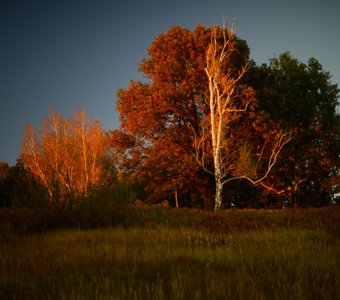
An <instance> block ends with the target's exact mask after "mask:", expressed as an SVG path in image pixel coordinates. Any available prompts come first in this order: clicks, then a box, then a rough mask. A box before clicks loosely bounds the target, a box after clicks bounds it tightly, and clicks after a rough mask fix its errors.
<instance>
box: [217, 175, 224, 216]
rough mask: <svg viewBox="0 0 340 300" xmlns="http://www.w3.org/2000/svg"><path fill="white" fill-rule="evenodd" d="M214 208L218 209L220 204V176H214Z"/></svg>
mask: <svg viewBox="0 0 340 300" xmlns="http://www.w3.org/2000/svg"><path fill="white" fill-rule="evenodd" d="M215 186H216V189H215V190H216V194H215V210H219V209H220V208H221V205H222V190H223V183H222V180H221V177H220V176H217V177H216V185H215Z"/></svg>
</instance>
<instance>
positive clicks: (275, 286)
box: [0, 225, 340, 299]
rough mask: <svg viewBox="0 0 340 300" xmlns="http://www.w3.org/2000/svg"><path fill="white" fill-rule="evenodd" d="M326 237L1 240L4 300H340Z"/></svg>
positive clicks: (105, 235) (66, 234)
mask: <svg viewBox="0 0 340 300" xmlns="http://www.w3.org/2000/svg"><path fill="white" fill-rule="evenodd" d="M339 250H340V243H339V238H338V237H337V236H336V235H334V234H333V233H330V232H327V231H325V230H324V229H313V230H310V229H296V228H295V229H294V228H278V227H277V228H274V229H271V228H270V227H269V228H259V229H255V230H250V231H249V230H246V231H228V232H214V231H211V230H209V229H203V228H197V229H195V228H193V227H191V228H188V227H174V226H172V227H171V226H167V225H162V226H158V227H157V226H156V227H154V228H150V227H144V228H137V227H131V228H123V227H116V228H107V229H96V230H74V229H73V230H60V231H54V232H48V233H43V234H31V235H23V236H18V235H6V236H3V237H2V239H1V240H0V299H339V292H340V282H339V278H340V264H339V262H340V259H339V257H338V254H339V253H340V251H339Z"/></svg>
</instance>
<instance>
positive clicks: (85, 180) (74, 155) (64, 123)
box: [21, 110, 108, 200]
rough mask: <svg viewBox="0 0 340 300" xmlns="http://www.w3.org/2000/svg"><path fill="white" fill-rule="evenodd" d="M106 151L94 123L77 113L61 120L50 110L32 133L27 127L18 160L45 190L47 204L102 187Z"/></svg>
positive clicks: (106, 148) (29, 126)
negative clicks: (46, 191) (37, 128)
mask: <svg viewBox="0 0 340 300" xmlns="http://www.w3.org/2000/svg"><path fill="white" fill-rule="evenodd" d="M107 151H108V141H107V137H106V134H105V133H104V131H103V130H102V128H101V126H100V123H99V122H98V121H96V120H95V121H91V118H90V117H89V116H88V115H87V113H86V112H85V111H84V110H80V111H79V112H78V113H76V114H75V115H74V117H73V118H72V119H64V118H63V117H62V115H61V114H60V113H56V112H54V111H53V110H51V111H50V112H49V115H48V116H47V117H46V118H45V119H44V120H43V126H42V128H41V129H40V130H38V131H35V130H34V129H33V127H32V125H30V124H29V125H28V126H27V128H26V130H25V132H24V135H23V141H22V149H21V159H22V161H23V162H24V164H25V165H26V166H27V167H28V168H29V170H30V171H31V172H32V174H33V175H34V176H35V177H36V178H38V179H39V180H40V181H41V182H42V184H43V185H44V186H45V187H46V188H47V190H48V192H49V195H50V198H51V200H55V197H58V196H60V197H63V196H65V195H75V194H83V195H85V196H88V194H89V192H90V189H91V188H92V187H96V186H99V185H101V184H102V182H103V178H104V174H103V167H102V161H101V159H102V157H103V154H105V153H106V152H107Z"/></svg>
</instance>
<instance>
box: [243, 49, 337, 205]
mask: <svg viewBox="0 0 340 300" xmlns="http://www.w3.org/2000/svg"><path fill="white" fill-rule="evenodd" d="M250 80H251V81H252V82H253V86H254V88H255V89H256V90H257V96H258V99H259V101H260V102H259V103H260V107H261V109H263V110H265V111H266V112H268V113H269V115H270V117H271V120H272V122H274V123H276V124H279V126H280V127H281V128H283V129H286V130H293V131H294V139H293V140H292V142H291V143H290V144H289V145H287V147H286V148H285V149H284V150H283V153H282V157H283V159H281V160H280V163H279V165H278V168H277V169H276V172H275V173H272V180H273V181H275V182H276V184H280V185H281V186H282V188H284V189H286V190H287V192H288V195H289V202H290V204H291V205H293V206H296V205H298V206H304V205H324V204H327V203H329V201H330V200H331V199H332V196H333V195H334V193H336V192H338V191H339V172H340V170H339V167H340V156H339V153H340V136H339V133H340V116H339V114H338V113H337V106H338V105H339V102H338V100H339V89H338V86H337V84H334V83H332V82H331V75H330V74H329V73H328V72H326V71H324V70H323V68H322V66H321V64H320V63H319V62H318V60H316V59H315V58H310V59H309V60H308V63H307V64H304V63H301V62H300V61H298V60H297V59H296V58H294V57H293V56H292V55H291V54H290V53H289V52H285V53H283V54H281V55H280V56H279V57H275V58H273V59H271V60H270V63H269V64H268V65H266V64H265V65H262V66H261V67H254V68H253V72H252V75H251V78H250ZM283 195H284V197H287V193H285V194H283Z"/></svg>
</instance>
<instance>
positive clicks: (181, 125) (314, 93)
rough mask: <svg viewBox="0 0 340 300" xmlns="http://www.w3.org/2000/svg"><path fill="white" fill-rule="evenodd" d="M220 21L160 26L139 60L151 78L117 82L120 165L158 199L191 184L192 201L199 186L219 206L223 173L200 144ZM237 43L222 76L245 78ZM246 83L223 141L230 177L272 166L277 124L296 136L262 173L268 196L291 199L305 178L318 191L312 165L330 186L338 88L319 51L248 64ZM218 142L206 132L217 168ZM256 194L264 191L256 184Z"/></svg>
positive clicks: (229, 194) (243, 53) (228, 193)
mask: <svg viewBox="0 0 340 300" xmlns="http://www.w3.org/2000/svg"><path fill="white" fill-rule="evenodd" d="M212 30H213V28H204V27H203V26H201V25H198V26H197V27H196V28H195V29H194V30H193V31H190V30H188V29H184V28H181V27H178V26H175V27H173V28H171V29H170V30H168V31H167V32H165V33H164V34H161V35H159V36H158V37H156V39H155V40H154V41H153V42H152V44H151V46H150V48H149V49H148V54H149V57H148V58H147V59H144V60H143V61H142V63H141V65H140V68H139V69H140V71H141V72H142V73H144V75H145V77H146V79H145V81H143V82H142V81H131V82H130V85H129V87H128V88H127V89H120V90H119V91H118V100H117V109H118V111H119V113H120V119H121V128H120V130H116V131H113V132H112V141H113V145H114V147H115V148H116V149H117V151H118V152H119V153H120V154H121V170H122V171H125V172H127V173H128V174H129V175H130V178H133V179H135V180H142V181H144V182H146V185H147V188H148V189H149V190H150V191H151V195H152V196H155V197H156V198H157V199H160V198H162V197H169V195H171V194H172V193H177V192H179V193H182V194H186V193H189V194H190V195H189V198H190V199H191V200H192V201H194V199H197V195H198V198H200V197H201V198H202V199H203V203H204V206H205V207H211V205H212V198H213V196H214V193H215V191H214V186H215V183H216V182H215V179H216V178H214V176H211V174H209V173H207V172H204V171H202V168H201V167H202V165H200V164H199V163H197V147H196V146H197V140H202V134H203V133H202V128H204V126H205V124H206V122H207V119H208V117H209V116H210V114H211V111H210V108H209V103H208V101H207V99H209V82H208V78H207V76H206V75H207V74H206V66H207V65H206V62H207V61H206V55H207V50H208V47H209V45H210V43H211V38H212V34H211V33H212ZM216 42H217V44H218V45H219V47H223V45H224V42H225V35H224V29H223V28H219V29H218V34H217V37H216ZM234 47H235V51H233V53H232V54H231V55H230V57H229V58H228V60H225V61H224V62H223V63H222V65H221V70H222V73H221V74H222V76H225V77H227V76H231V77H230V78H237V76H238V74H240V70H242V67H244V66H245V65H246V64H247V62H248V61H249V48H248V46H247V44H246V42H245V41H244V40H240V39H239V38H237V37H236V36H235V38H234ZM241 86H243V87H244V89H245V90H246V91H248V92H247V93H243V94H242V97H239V102H238V105H239V107H242V105H245V104H247V103H248V102H247V101H248V100H247V97H245V96H246V95H248V97H250V98H251V102H249V103H251V104H250V105H249V106H248V105H247V109H246V110H245V113H244V114H238V115H237V116H236V115H233V116H230V118H229V119H228V124H227V125H223V126H227V127H228V128H226V127H224V140H225V142H224V143H223V144H221V147H224V149H225V150H227V152H226V153H227V156H225V158H224V159H225V160H226V162H225V163H226V165H225V166H226V167H227V170H228V171H227V172H226V174H225V175H226V177H227V178H228V179H233V178H239V177H240V174H247V178H248V179H249V178H261V174H267V173H266V168H267V167H268V163H270V162H271V160H272V158H273V152H272V149H274V148H273V147H275V141H276V142H277V141H278V139H279V136H280V135H278V134H279V132H291V133H292V136H291V137H292V138H293V139H292V141H290V142H289V143H288V144H287V147H284V149H283V148H282V153H277V156H275V157H276V158H279V163H278V165H277V167H274V168H272V169H271V172H270V174H267V175H268V178H266V180H264V181H261V182H260V183H261V186H262V187H263V186H264V187H266V192H265V193H264V194H263V193H262V192H261V193H262V196H263V197H271V198H270V199H275V201H276V200H278V199H281V200H280V201H281V202H282V201H285V200H288V202H292V201H294V197H295V196H294V193H293V191H295V192H296V190H297V187H298V186H300V184H301V183H302V182H303V183H304V184H306V185H308V186H309V187H308V190H309V191H310V192H311V191H312V190H315V189H316V182H317V181H316V176H315V178H314V179H313V180H312V179H311V178H312V177H311V176H310V174H312V173H314V174H319V178H322V180H326V181H331V182H333V183H331V184H329V186H328V188H327V190H328V191H327V193H328V195H331V191H332V192H333V191H334V189H333V187H334V186H335V185H334V180H336V178H337V176H338V174H339V171H338V159H339V157H338V154H336V153H338V152H337V150H336V149H338V147H339V137H338V132H339V131H338V126H339V125H338V124H339V116H338V114H337V113H336V105H337V101H338V92H339V91H338V88H337V85H335V84H332V83H331V81H330V76H329V74H328V73H327V72H325V71H323V70H322V67H321V65H320V64H319V63H318V61H317V60H316V59H314V58H312V59H310V60H309V62H308V64H307V65H305V64H302V63H300V62H299V61H298V60H297V59H295V58H293V57H292V56H291V55H290V54H289V53H284V54H282V55H281V56H280V57H279V58H274V59H272V60H271V61H270V64H269V65H263V66H260V67H258V66H256V65H255V63H254V62H252V63H250V68H249V71H247V72H246V74H245V76H243V77H242V78H240V80H239V82H238V85H237V88H240V87H241ZM250 98H249V99H250ZM312 128H313V130H312ZM210 129H211V127H210ZM311 133H312V135H311ZM312 137H313V139H312ZM289 140H290V138H289ZM307 140H308V143H307V142H306V141H307ZM284 144H286V143H284ZM212 148H213V145H212V140H210V141H209V139H207V140H206V141H205V145H204V149H205V151H204V156H205V157H204V164H205V167H206V168H207V169H210V170H214V161H213V155H212ZM280 149H281V148H280ZM316 153H318V155H316ZM331 153H333V154H331ZM201 154H202V153H201ZM201 154H200V155H201ZM312 157H314V158H313V160H312ZM331 157H332V158H331ZM260 158H261V159H260ZM259 161H261V162H262V163H261V164H259ZM312 161H313V162H314V163H312ZM289 162H290V163H289ZM307 162H308V163H307ZM289 164H290V165H289ZM255 166H256V167H255ZM297 170H298V171H297ZM251 173H252V177H251V176H250V174H251ZM255 173H256V174H255ZM297 173H301V174H297ZM306 174H307V175H308V176H307V177H308V178H309V179H308V182H307V179H306V178H307V177H306ZM321 174H322V175H321ZM243 177H245V176H243ZM330 178H333V179H332V180H330ZM239 179H240V180H239V183H240V184H241V186H243V190H245V189H247V185H248V183H246V182H244V181H242V178H239ZM252 181H253V182H257V181H256V180H252ZM320 184H321V183H320ZM317 185H319V184H317ZM239 188H240V186H239V185H238V184H237V183H234V184H232V185H231V186H230V187H228V188H226V189H225V191H223V193H224V203H225V205H227V206H228V205H231V203H232V202H233V201H234V200H235V197H237V195H236V194H235V192H236V190H237V189H239ZM235 189H236V190H235ZM253 193H255V194H256V193H259V190H258V188H255V189H253ZM235 195H236V196H235ZM273 195H276V196H275V197H274V198H273V197H272V196H273ZM277 195H280V197H278V196H277ZM183 197H184V195H183ZM254 197H255V196H254ZM268 199H269V198H268ZM191 204H192V205H195V204H193V203H191ZM196 204H197V203H196Z"/></svg>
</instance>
